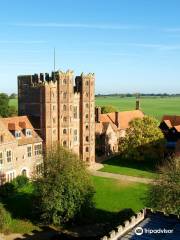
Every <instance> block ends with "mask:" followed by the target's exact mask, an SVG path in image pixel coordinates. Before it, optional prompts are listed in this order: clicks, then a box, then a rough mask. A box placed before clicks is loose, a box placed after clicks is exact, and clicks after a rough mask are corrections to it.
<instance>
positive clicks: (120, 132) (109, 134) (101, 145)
mask: <svg viewBox="0 0 180 240" xmlns="http://www.w3.org/2000/svg"><path fill="white" fill-rule="evenodd" d="M138 108H139V103H138V104H137V102H136V109H137V110H132V111H124V112H111V113H104V114H101V108H100V107H97V108H96V111H95V112H96V118H95V120H96V128H95V132H96V152H97V153H99V155H106V156H108V155H110V154H113V153H115V152H118V151H119V139H120V138H123V137H125V135H126V130H127V129H128V128H129V123H130V122H131V121H132V120H134V119H136V118H141V119H142V118H143V117H144V113H143V112H142V111H141V110H139V109H138Z"/></svg>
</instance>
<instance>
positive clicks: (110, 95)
mask: <svg viewBox="0 0 180 240" xmlns="http://www.w3.org/2000/svg"><path fill="white" fill-rule="evenodd" d="M138 95H139V96H141V97H180V93H174V94H170V93H138ZM136 96H137V93H111V94H96V97H121V98H123V97H136Z"/></svg>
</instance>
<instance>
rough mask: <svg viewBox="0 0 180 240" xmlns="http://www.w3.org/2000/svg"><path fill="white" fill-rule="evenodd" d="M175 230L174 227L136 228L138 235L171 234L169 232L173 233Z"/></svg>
mask: <svg viewBox="0 0 180 240" xmlns="http://www.w3.org/2000/svg"><path fill="white" fill-rule="evenodd" d="M173 232H174V230H173V229H165V228H163V229H161V228H159V229H150V228H144V229H143V228H142V227H137V228H136V229H135V234H136V235H142V234H143V233H144V234H169V233H173Z"/></svg>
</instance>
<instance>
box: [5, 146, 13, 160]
mask: <svg viewBox="0 0 180 240" xmlns="http://www.w3.org/2000/svg"><path fill="white" fill-rule="evenodd" d="M9 153H11V154H10V156H9ZM9 158H10V161H9V160H8V159H9ZM12 160H13V151H12V150H11V149H10V148H9V149H6V161H7V163H11V162H12Z"/></svg>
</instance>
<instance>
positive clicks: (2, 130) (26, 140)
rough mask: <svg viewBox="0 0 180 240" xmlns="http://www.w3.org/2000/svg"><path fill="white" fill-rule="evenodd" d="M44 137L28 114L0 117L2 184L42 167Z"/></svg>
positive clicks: (31, 174)
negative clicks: (39, 133) (40, 134)
mask: <svg viewBox="0 0 180 240" xmlns="http://www.w3.org/2000/svg"><path fill="white" fill-rule="evenodd" d="M42 163H43V157H42V139H41V138H40V137H39V135H38V134H37V133H36V132H35V130H34V128H33V126H32V125H31V123H30V121H29V120H28V118H27V117H26V116H21V117H10V118H0V185H1V184H3V183H4V182H9V181H11V180H13V179H14V178H15V177H16V176H18V175H22V174H23V175H26V176H27V177H30V178H31V177H32V176H33V175H34V174H36V173H40V172H41V169H42Z"/></svg>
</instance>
